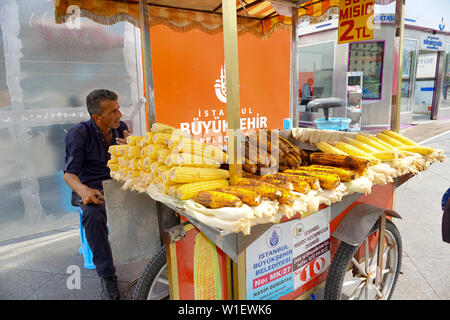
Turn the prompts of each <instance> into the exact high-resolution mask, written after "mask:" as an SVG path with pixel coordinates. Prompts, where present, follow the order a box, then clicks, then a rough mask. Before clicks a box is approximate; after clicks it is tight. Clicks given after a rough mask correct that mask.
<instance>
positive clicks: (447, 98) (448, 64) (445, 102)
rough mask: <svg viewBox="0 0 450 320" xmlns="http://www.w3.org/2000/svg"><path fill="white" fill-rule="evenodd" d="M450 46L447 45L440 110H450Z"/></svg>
mask: <svg viewBox="0 0 450 320" xmlns="http://www.w3.org/2000/svg"><path fill="white" fill-rule="evenodd" d="M449 87H450V44H448V45H447V47H446V50H445V55H444V80H443V82H442V95H441V102H440V106H439V108H450V95H449V91H450V90H449V89H450V88H449Z"/></svg>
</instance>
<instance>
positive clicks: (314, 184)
mask: <svg viewBox="0 0 450 320" xmlns="http://www.w3.org/2000/svg"><path fill="white" fill-rule="evenodd" d="M261 179H262V180H271V179H277V180H283V181H288V182H291V183H292V185H293V186H294V191H297V192H300V193H307V192H309V190H308V191H307V192H305V185H304V183H302V182H306V183H307V184H308V185H309V187H310V188H311V189H313V190H318V189H319V188H320V181H319V180H318V179H317V178H314V177H306V176H300V175H295V174H288V173H275V174H272V175H268V176H262V177H261Z"/></svg>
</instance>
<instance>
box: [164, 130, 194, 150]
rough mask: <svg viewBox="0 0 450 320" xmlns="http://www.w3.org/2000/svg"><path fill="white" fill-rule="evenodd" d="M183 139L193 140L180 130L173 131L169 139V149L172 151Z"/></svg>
mask: <svg viewBox="0 0 450 320" xmlns="http://www.w3.org/2000/svg"><path fill="white" fill-rule="evenodd" d="M183 137H186V138H190V139H193V138H192V137H191V136H190V135H189V133H186V132H184V131H181V130H177V131H174V132H173V133H172V135H171V136H170V139H169V149H170V150H172V149H173V148H174V147H175V145H176V144H177V143H178V142H179V141H180V140H181V139H182V138H183Z"/></svg>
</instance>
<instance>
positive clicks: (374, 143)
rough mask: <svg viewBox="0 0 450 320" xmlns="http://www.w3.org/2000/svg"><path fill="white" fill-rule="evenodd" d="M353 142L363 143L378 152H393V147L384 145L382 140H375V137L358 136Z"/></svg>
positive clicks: (367, 135)
mask: <svg viewBox="0 0 450 320" xmlns="http://www.w3.org/2000/svg"><path fill="white" fill-rule="evenodd" d="M355 140H358V141H361V142H362V143H365V144H367V145H369V146H371V147H373V148H375V149H377V150H378V151H389V150H395V148H394V147H392V146H391V145H389V144H387V143H385V142H384V141H383V140H380V139H378V138H376V137H375V136H371V135H369V134H358V135H357V136H356V137H355Z"/></svg>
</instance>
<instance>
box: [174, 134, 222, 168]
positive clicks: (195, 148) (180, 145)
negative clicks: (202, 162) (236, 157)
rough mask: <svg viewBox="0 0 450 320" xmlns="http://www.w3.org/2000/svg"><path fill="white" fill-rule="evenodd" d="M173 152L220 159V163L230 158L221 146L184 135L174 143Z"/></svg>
mask: <svg viewBox="0 0 450 320" xmlns="http://www.w3.org/2000/svg"><path fill="white" fill-rule="evenodd" d="M172 152H177V153H181V152H184V153H191V154H196V155H199V156H202V157H204V158H209V159H213V160H216V161H219V162H220V163H225V162H226V161H227V159H228V156H227V154H226V153H225V152H223V150H222V149H220V148H219V147H216V146H211V145H208V144H206V143H203V142H201V141H198V140H194V139H192V138H190V137H182V138H181V139H179V141H178V142H177V143H175V144H174V146H173V149H172Z"/></svg>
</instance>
